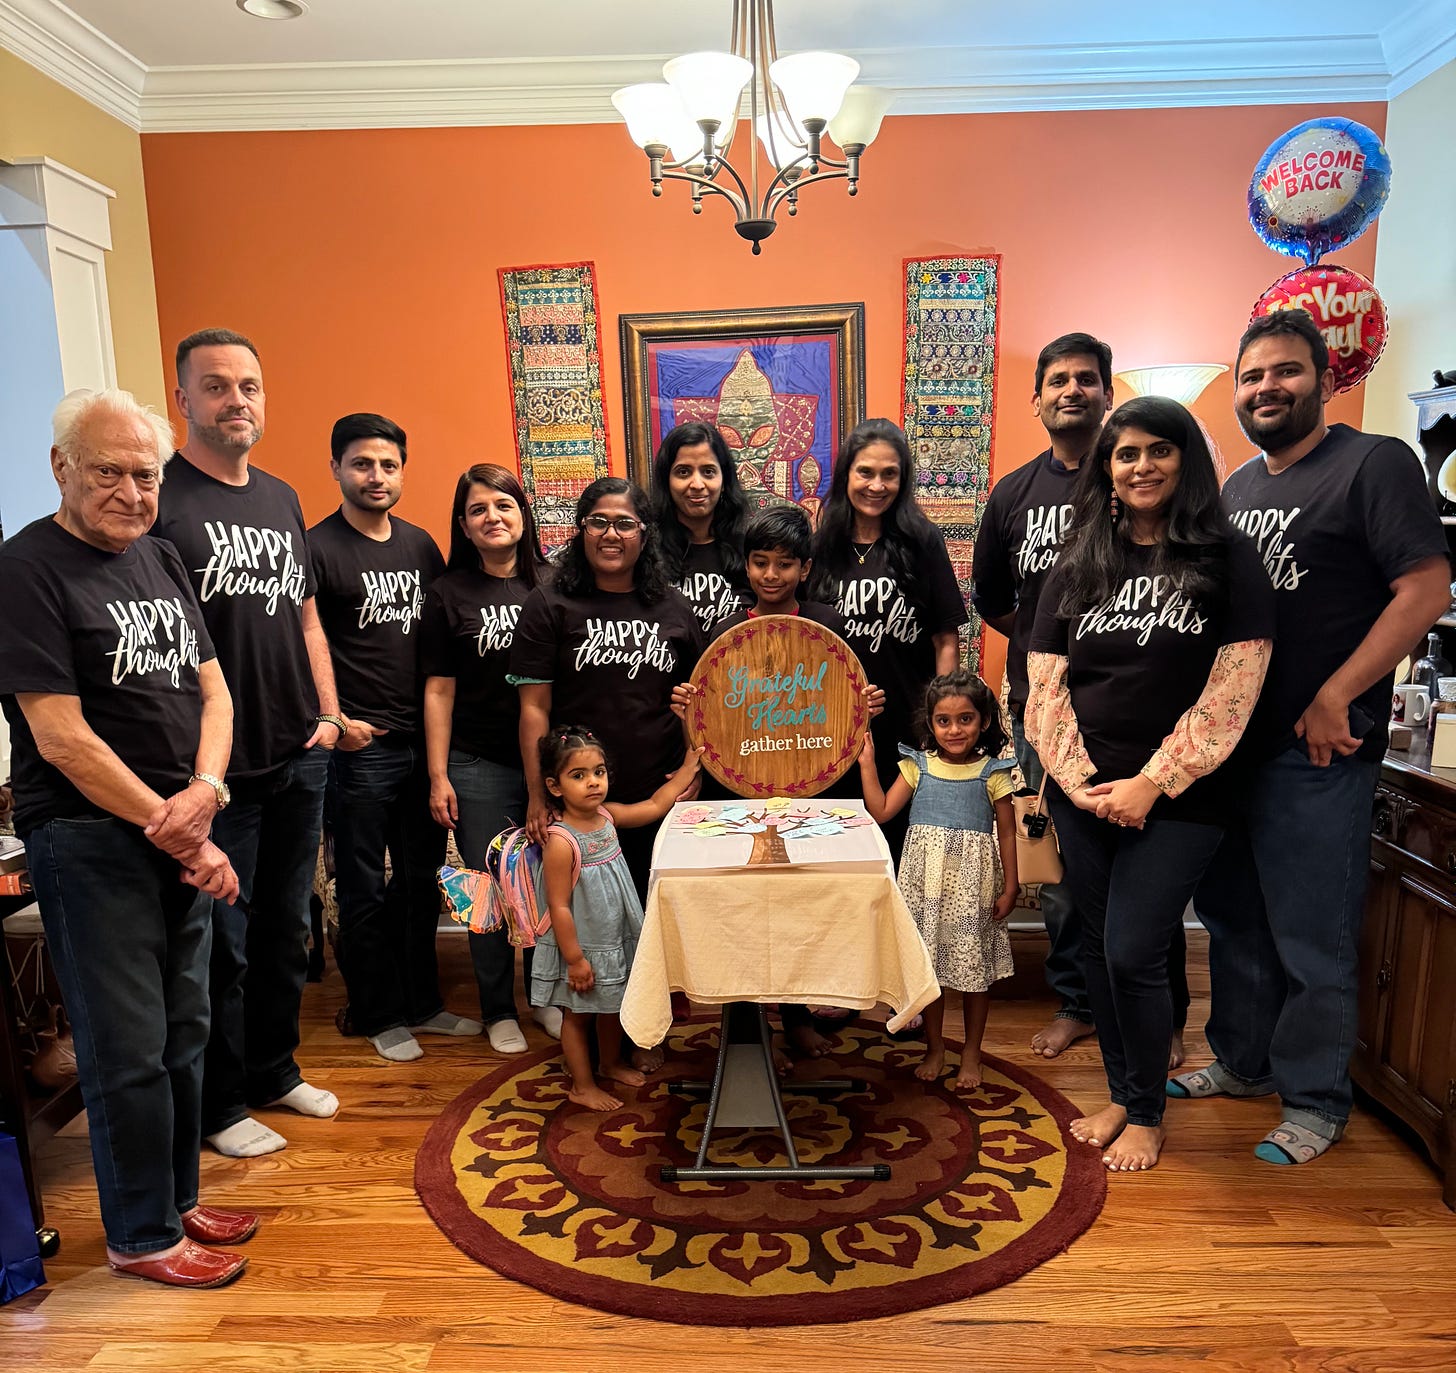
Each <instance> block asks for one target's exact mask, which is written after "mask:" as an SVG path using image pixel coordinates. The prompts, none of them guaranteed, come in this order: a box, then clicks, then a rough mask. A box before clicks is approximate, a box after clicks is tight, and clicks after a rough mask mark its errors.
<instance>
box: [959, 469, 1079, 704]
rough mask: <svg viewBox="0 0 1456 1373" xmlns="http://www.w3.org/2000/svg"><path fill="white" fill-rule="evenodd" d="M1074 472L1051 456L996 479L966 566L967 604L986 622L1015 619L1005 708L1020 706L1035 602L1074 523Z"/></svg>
mask: <svg viewBox="0 0 1456 1373" xmlns="http://www.w3.org/2000/svg"><path fill="white" fill-rule="evenodd" d="M1076 480H1077V473H1076V471H1075V470H1074V469H1071V468H1067V467H1063V466H1062V464H1061V463H1060V462H1058V461H1057V459H1056V458H1054V457H1052V452H1051V449H1050V448H1048V449H1047V450H1046V451H1045V452H1044V453H1041V454H1039V455H1038V456H1037V457H1035V458H1033V459H1032V460H1031V461H1030V462H1029V463H1027V464H1026V466H1025V467H1018V468H1017V469H1016V471H1015V472H1010V473H1008V474H1007V475H1006V476H1004V477H1002V478H1001V480H1000V481H998V482H997V483H996V485H995V486H993V487H992V488H991V498H990V500H988V501H987V502H986V510H985V513H984V514H983V515H982V516H981V527H980V529H979V530H978V531H977V533H976V551H975V553H974V555H973V556H972V560H971V580H972V587H971V602H972V604H973V605H974V606H975V607H976V609H977V610H978V611H979V612H980V614H981V616H982V617H983V618H984V617H986V616H1000V615H1010V614H1013V613H1014V614H1015V616H1016V621H1015V623H1014V624H1013V625H1012V627H1011V638H1010V641H1009V643H1008V644H1007V646H1006V675H1007V678H1008V679H1009V682H1010V695H1009V699H1010V705H1011V708H1012V710H1013V711H1015V712H1016V713H1017V714H1018V715H1019V714H1020V713H1021V711H1022V709H1023V708H1024V707H1025V705H1026V692H1027V685H1026V649H1027V645H1028V644H1030V643H1031V631H1032V628H1033V626H1034V625H1035V624H1036V603H1037V599H1038V598H1039V597H1040V596H1041V589H1042V586H1043V585H1044V584H1045V582H1046V579H1047V577H1048V576H1049V575H1050V574H1051V570H1052V568H1053V567H1054V566H1055V565H1056V561H1057V557H1058V555H1059V554H1060V553H1061V551H1062V545H1063V544H1064V543H1065V542H1066V538H1067V533H1068V531H1069V529H1070V528H1071V523H1072V487H1073V485H1074V484H1075V483H1076Z"/></svg>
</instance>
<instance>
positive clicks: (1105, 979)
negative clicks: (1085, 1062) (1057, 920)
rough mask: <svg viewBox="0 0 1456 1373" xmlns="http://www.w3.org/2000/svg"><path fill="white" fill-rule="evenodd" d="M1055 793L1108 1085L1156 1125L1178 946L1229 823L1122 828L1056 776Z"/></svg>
mask: <svg viewBox="0 0 1456 1373" xmlns="http://www.w3.org/2000/svg"><path fill="white" fill-rule="evenodd" d="M1047 801H1048V804H1049V805H1050V806H1051V810H1052V817H1053V819H1054V821H1055V823H1056V826H1057V835H1058V838H1059V839H1060V841H1061V846H1062V858H1063V861H1064V862H1065V863H1066V866H1067V882H1068V883H1069V885H1070V886H1071V888H1072V895H1073V898H1074V899H1075V900H1076V903H1077V909H1078V910H1079V911H1080V912H1081V914H1082V973H1083V976H1084V977H1085V978H1086V981H1087V996H1088V1000H1089V1002H1090V1003H1091V1006H1092V1019H1093V1023H1094V1024H1095V1025H1096V1026H1097V1037H1098V1040H1099V1042H1100V1044H1101V1047H1102V1062H1103V1065H1104V1066H1105V1068H1106V1069H1107V1086H1108V1090H1109V1091H1110V1093H1111V1096H1112V1100H1113V1102H1114V1103H1116V1104H1117V1105H1119V1106H1124V1107H1126V1108H1127V1119H1128V1123H1129V1124H1130V1125H1148V1126H1153V1125H1157V1124H1158V1123H1159V1122H1160V1121H1161V1120H1162V1118H1163V1106H1164V1102H1165V1100H1166V1096H1165V1090H1166V1089H1165V1083H1166V1080H1167V1073H1168V1041H1169V1039H1170V1038H1171V1037H1172V1034H1173V1025H1174V1019H1173V999H1172V995H1171V994H1170V992H1169V989H1168V955H1169V949H1170V947H1171V945H1172V942H1173V937H1174V931H1175V930H1179V929H1181V927H1182V924H1183V912H1184V910H1185V909H1186V907H1187V905H1188V901H1189V899H1190V898H1191V897H1192V895H1193V892H1194V889H1195V888H1196V887H1197V886H1198V882H1199V879H1200V878H1201V877H1202V876H1203V873H1204V870H1205V869H1206V868H1207V867H1208V864H1209V862H1210V860H1211V859H1212V858H1213V855H1214V852H1215V850H1216V849H1217V848H1218V845H1219V841H1220V839H1221V838H1222V837H1223V831H1222V830H1221V829H1219V827H1218V826H1217V825H1199V824H1190V823H1188V822H1186V821H1181V820H1156V819H1149V820H1148V822H1147V824H1146V825H1144V826H1143V828H1142V829H1140V830H1136V829H1121V828H1119V827H1118V826H1116V825H1113V824H1109V823H1108V822H1107V821H1105V820H1099V819H1098V818H1097V817H1096V816H1095V815H1090V814H1088V813H1087V812H1086V811H1083V810H1078V809H1077V807H1076V806H1074V805H1073V804H1072V803H1071V802H1070V801H1069V800H1067V798H1066V796H1065V795H1063V793H1062V792H1061V790H1060V789H1059V788H1055V787H1054V786H1049V787H1048V788H1047Z"/></svg>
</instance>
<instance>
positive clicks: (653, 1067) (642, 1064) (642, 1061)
mask: <svg viewBox="0 0 1456 1373" xmlns="http://www.w3.org/2000/svg"><path fill="white" fill-rule="evenodd" d="M666 1057H667V1054H666V1052H665V1051H664V1049H663V1047H662V1045H661V1044H659V1045H658V1046H657V1047H656V1048H654V1049H637V1048H634V1049H633V1050H632V1066H633V1067H634V1068H636V1069H637V1070H638V1072H642V1073H655V1072H656V1071H657V1070H658V1069H659V1068H660V1067H662V1064H663V1060H664V1059H665V1058H666ZM639 1085H640V1084H639Z"/></svg>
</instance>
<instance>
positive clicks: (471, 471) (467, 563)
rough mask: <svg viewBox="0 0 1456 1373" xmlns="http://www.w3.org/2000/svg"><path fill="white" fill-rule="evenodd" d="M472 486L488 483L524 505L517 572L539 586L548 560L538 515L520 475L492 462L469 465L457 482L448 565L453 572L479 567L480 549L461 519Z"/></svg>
mask: <svg viewBox="0 0 1456 1373" xmlns="http://www.w3.org/2000/svg"><path fill="white" fill-rule="evenodd" d="M472 486H485V487H488V488H489V489H490V490H492V491H499V492H500V494H501V495H502V496H509V497H510V498H511V499H512V500H513V501H515V503H516V504H517V505H518V506H520V508H521V541H520V543H518V544H517V545H516V576H518V577H519V578H520V579H521V580H522V581H523V582H525V584H526V585H527V586H529V587H536V586H539V585H540V584H541V582H542V581H544V580H545V578H546V570H547V567H548V564H547V562H546V559H545V556H544V555H543V554H542V552H541V536H540V534H538V533H537V531H536V516H535V515H534V514H532V512H531V504H530V502H529V501H528V500H527V499H526V492H525V490H524V489H523V488H522V486H521V483H520V480H519V478H517V476H516V474H515V473H514V472H512V471H511V470H510V468H508V467H500V466H497V464H495V463H493V462H478V463H476V464H475V466H474V467H467V468H466V469H465V471H463V472H462V473H461V474H460V480H459V481H457V482H456V483H455V498H454V500H452V501H451V502H450V556H449V558H447V559H446V563H445V565H446V566H447V567H448V568H449V569H450V570H451V571H452V572H454V571H455V570H456V569H457V568H462V567H466V568H471V569H478V568H479V567H480V550H479V549H478V548H476V546H475V545H474V544H473V543H471V542H470V536H469V535H468V534H467V533H466V532H465V529H464V526H463V525H462V524H461V523H460V520H461V517H462V516H463V515H464V514H465V506H466V503H467V501H468V500H469V499H470V488H471V487H472Z"/></svg>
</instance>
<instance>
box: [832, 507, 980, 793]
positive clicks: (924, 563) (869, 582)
mask: <svg viewBox="0 0 1456 1373" xmlns="http://www.w3.org/2000/svg"><path fill="white" fill-rule="evenodd" d="M913 557H914V561H915V565H916V567H917V569H918V584H917V587H916V596H915V598H914V599H910V598H909V597H907V596H906V594H905V592H904V589H903V588H901V587H900V586H899V585H898V584H897V582H896V580H895V578H894V576H893V575H892V574H891V572H890V567H889V561H888V559H887V558H886V556H885V545H884V540H881V541H880V542H878V543H876V544H875V545H874V547H872V548H871V549H870V551H869V553H868V554H866V556H865V560H864V562H863V563H862V564H860V563H857V562H856V563H855V564H853V565H852V566H851V567H850V568H849V569H848V570H847V571H843V572H841V573H839V574H838V575H835V576H831V577H829V578H828V590H829V593H830V595H831V596H832V598H833V601H834V606H835V608H836V609H837V610H838V611H839V612H840V614H842V615H843V616H844V619H845V627H844V629H843V630H842V631H840V632H841V633H842V634H843V636H844V639H845V641H846V642H847V643H848V644H849V646H850V647H851V648H852V649H854V651H855V653H857V654H858V655H859V660H860V663H861V664H862V665H863V666H864V670H865V676H866V677H868V678H869V680H870V681H871V682H873V683H874V684H875V685H876V686H877V687H881V688H883V690H884V693H885V710H884V713H883V714H882V715H879V716H878V717H876V719H875V722H874V724H873V726H872V727H871V729H872V732H873V734H874V737H875V754H876V757H877V758H878V760H879V762H880V764H881V770H882V771H883V770H884V769H885V768H886V767H894V766H897V764H898V757H899V755H898V752H897V747H896V746H897V745H898V744H899V743H901V742H904V743H910V742H911V741H912V740H913V739H914V737H915V732H914V722H915V715H916V712H917V711H918V710H919V709H920V707H921V705H922V696H923V693H924V691H925V687H926V684H927V683H928V682H929V681H930V679H931V678H932V677H934V676H935V644H934V642H933V640H932V636H933V635H935V634H940V633H943V632H944V631H946V630H952V629H959V628H960V627H961V625H963V624H965V622H966V620H967V618H968V616H967V615H966V603H965V600H964V599H963V598H962V596H961V589H960V584H959V583H958V582H957V581H956V577H955V570H954V569H953V568H952V567H951V565H950V555H949V554H948V553H947V552H946V551H945V539H944V537H943V536H942V535H941V533H940V531H939V530H938V529H935V528H932V529H931V530H930V532H929V534H928V535H927V536H926V537H925V539H924V540H923V542H922V543H921V544H920V545H919V547H918V548H916V549H915V550H914V554H913Z"/></svg>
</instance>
